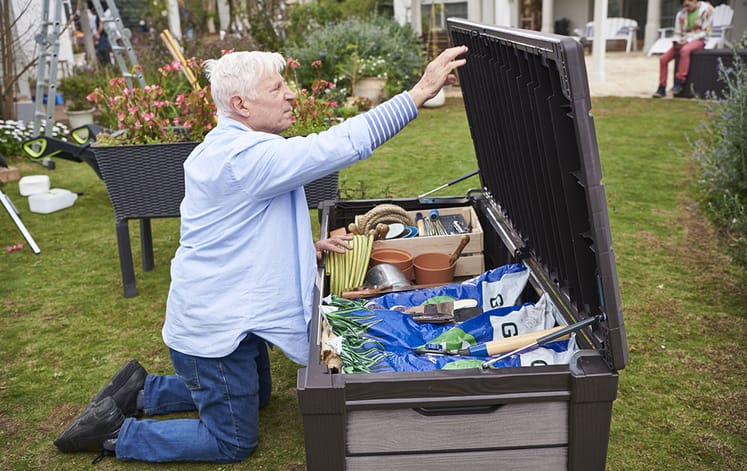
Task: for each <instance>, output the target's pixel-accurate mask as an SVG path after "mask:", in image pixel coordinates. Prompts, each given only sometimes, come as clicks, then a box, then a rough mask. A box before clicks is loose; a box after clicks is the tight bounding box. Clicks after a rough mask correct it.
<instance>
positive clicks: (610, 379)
mask: <svg viewBox="0 0 747 471" xmlns="http://www.w3.org/2000/svg"><path fill="white" fill-rule="evenodd" d="M449 31H450V35H451V41H452V44H454V45H461V44H465V45H467V46H468V47H469V52H468V54H467V65H465V66H464V67H463V68H461V69H460V70H459V75H460V82H461V86H462V92H463V96H464V103H465V107H466V111H467V117H468V120H469V125H470V130H471V134H472V139H473V142H474V145H475V149H476V154H477V160H478V164H479V168H480V178H481V185H482V191H478V192H474V193H473V192H470V194H468V195H467V196H464V197H446V198H427V199H426V198H422V199H417V198H415V199H398V200H377V201H371V200H368V201H328V202H325V203H323V204H322V208H321V213H320V218H321V230H322V233H323V234H326V233H327V231H329V230H331V229H334V228H337V227H340V226H345V225H346V224H348V223H349V222H351V221H352V220H353V218H354V217H355V215H356V214H361V213H363V212H365V211H367V210H369V209H371V208H372V207H374V206H375V205H377V204H379V203H384V202H392V203H395V204H398V205H400V206H402V207H404V208H405V209H407V210H408V211H416V210H417V211H422V210H427V209H429V208H432V207H439V208H440V207H458V206H460V205H461V206H465V207H471V208H472V209H474V211H475V213H476V215H477V217H478V218H479V221H480V226H481V228H482V231H483V245H484V247H483V256H484V261H485V267H486V268H493V267H498V266H501V265H504V264H507V263H523V264H525V265H526V266H527V267H528V268H529V269H530V271H531V275H530V283H529V284H528V287H527V289H526V290H525V291H526V292H525V293H524V298H525V299H532V298H533V299H534V300H536V299H537V298H538V297H539V295H540V293H547V294H548V295H549V296H550V299H552V300H553V302H554V304H555V305H556V307H557V308H558V309H559V311H560V312H561V315H562V317H563V318H564V320H565V322H566V323H568V324H570V323H575V322H578V321H580V320H583V319H588V318H589V317H591V316H597V315H600V314H603V315H604V320H602V321H601V322H598V323H595V324H593V325H592V326H591V327H587V328H584V329H583V330H581V331H580V332H579V333H578V334H577V336H576V341H577V342H578V343H579V346H580V348H581V350H580V351H579V352H578V353H577V354H576V355H575V356H574V357H573V358H572V359H571V361H570V362H569V364H567V365H552V366H532V367H510V368H496V369H477V368H472V369H463V370H448V371H447V370H436V371H432V372H427V373H365V374H341V373H336V372H333V371H331V370H330V369H329V368H327V366H325V365H323V364H321V363H320V362H319V361H318V359H319V358H320V335H321V334H320V319H319V312H318V311H317V312H316V313H315V315H314V319H313V320H312V332H311V335H312V342H311V347H310V355H309V365H308V366H307V367H306V368H304V369H301V370H299V372H298V378H297V380H298V383H297V389H298V391H297V392H298V400H299V407H300V411H301V414H302V417H303V424H304V434H305V442H306V460H307V466H308V469H309V470H311V471H317V470H372V469H386V470H387V471H395V470H402V471H405V470H406V471H413V470H428V471H431V470H433V469H486V470H487V469H491V470H492V469H512V470H515V469H526V470H533V471H535V470H557V469H573V470H602V469H604V467H605V462H606V455H607V445H608V439H609V430H610V422H611V415H612V403H613V401H614V400H615V397H616V394H617V388H618V371H619V370H620V369H622V368H623V367H624V366H625V364H626V362H627V356H628V352H627V344H626V339H625V329H624V324H623V319H622V312H621V309H620V299H619V289H618V284H617V274H616V268H615V259H614V254H613V252H612V247H611V237H610V231H609V220H608V214H607V204H606V200H605V194H604V187H603V186H602V184H601V179H602V175H601V170H600V162H599V154H598V149H597V144H596V135H595V131H594V124H593V120H592V117H591V115H590V108H591V100H590V96H589V90H588V84H587V79H586V70H585V65H584V57H583V50H582V48H581V45H580V44H578V43H577V42H576V41H575V40H573V39H570V38H567V37H561V36H555V35H547V34H541V33H538V32H534V31H524V30H516V29H510V28H502V27H492V26H484V25H478V24H474V23H470V22H467V21H464V20H458V19H450V20H449ZM323 275H324V274H323V270H320V272H319V278H318V284H319V286H320V287H321V288H322V290H323V289H324V282H325V280H324V276H323Z"/></svg>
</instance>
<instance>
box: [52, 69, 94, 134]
mask: <svg viewBox="0 0 747 471" xmlns="http://www.w3.org/2000/svg"><path fill="white" fill-rule="evenodd" d="M101 80H102V79H101V78H100V77H99V76H98V75H96V74H95V73H94V71H93V70H80V69H78V68H76V69H75V70H74V72H73V75H70V76H68V77H64V78H62V79H60V81H59V85H58V86H57V91H58V92H59V93H60V94H62V98H63V100H64V103H65V113H66V114H67V118H68V121H69V122H70V127H71V128H73V129H74V128H77V127H80V126H83V125H85V124H93V116H94V111H95V108H94V106H93V104H91V102H89V101H88V100H87V97H88V95H90V94H91V92H93V90H94V89H96V87H98V86H99V85H100V84H101Z"/></svg>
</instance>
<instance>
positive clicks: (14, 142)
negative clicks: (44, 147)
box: [0, 120, 68, 157]
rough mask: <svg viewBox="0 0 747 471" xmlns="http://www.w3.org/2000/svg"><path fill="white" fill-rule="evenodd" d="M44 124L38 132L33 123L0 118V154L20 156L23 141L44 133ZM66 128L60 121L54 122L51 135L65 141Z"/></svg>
mask: <svg viewBox="0 0 747 471" xmlns="http://www.w3.org/2000/svg"><path fill="white" fill-rule="evenodd" d="M44 129H45V128H44V126H42V128H41V130H40V131H39V132H38V133H34V124H33V123H26V122H23V121H12V120H8V121H2V120H0V154H2V155H4V156H6V157H20V156H22V155H23V143H24V141H27V140H29V139H31V138H34V137H37V136H39V135H43V134H44ZM67 133H68V129H67V126H65V125H64V124H62V123H55V125H54V127H53V128H52V137H55V138H57V139H61V140H63V141H66V140H67V139H66V138H65V136H67Z"/></svg>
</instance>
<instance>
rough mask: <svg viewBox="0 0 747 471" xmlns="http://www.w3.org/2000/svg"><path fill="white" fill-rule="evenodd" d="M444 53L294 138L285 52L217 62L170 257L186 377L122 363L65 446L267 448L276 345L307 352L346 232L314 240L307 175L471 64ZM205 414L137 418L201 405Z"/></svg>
mask: <svg viewBox="0 0 747 471" xmlns="http://www.w3.org/2000/svg"><path fill="white" fill-rule="evenodd" d="M466 51H467V48H466V47H464V46H462V47H455V48H450V49H447V50H445V51H444V52H443V53H442V54H441V55H439V56H438V57H437V58H436V59H434V60H433V61H432V62H431V63H430V64H428V66H427V67H426V69H425V72H424V74H423V76H422V77H421V79H420V80H419V81H418V83H417V84H416V85H415V86H414V87H413V88H412V89H411V90H409V91H407V92H403V93H401V94H399V95H397V96H395V97H394V98H392V99H391V100H389V101H386V102H384V103H382V104H381V105H379V106H377V107H376V108H374V109H373V110H371V111H369V112H368V113H366V114H363V115H359V116H356V117H354V118H352V119H349V120H347V121H345V122H344V123H342V124H339V125H337V126H334V127H332V128H331V129H329V130H327V131H325V132H322V133H320V134H312V135H309V136H306V137H293V138H290V139H285V138H283V137H281V136H280V135H279V133H281V132H283V131H285V130H286V129H288V128H289V127H290V125H291V122H292V118H293V115H292V113H291V102H292V101H293V99H294V98H295V96H294V93H293V92H292V91H291V90H290V89H289V88H288V85H287V84H286V83H285V81H284V80H283V76H282V75H281V72H282V70H283V68H284V66H285V61H284V59H283V58H282V57H281V56H280V55H279V54H276V53H267V52H258V51H254V52H235V53H231V54H228V55H226V56H223V57H222V58H220V59H218V60H212V61H208V63H207V64H206V70H207V73H208V76H209V79H210V85H211V90H212V95H213V98H214V101H215V104H216V106H217V108H218V115H219V119H218V125H217V127H216V128H215V129H214V130H212V131H211V132H210V133H209V134H208V135H207V136H206V137H205V140H204V142H202V143H201V144H200V145H199V146H197V147H196V148H195V150H194V151H193V152H192V154H191V155H190V156H189V158H188V159H187V160H186V162H185V163H184V173H185V196H184V200H183V201H182V205H181V239H180V246H179V248H178V249H177V251H176V255H175V256H174V259H173V261H172V266H171V287H170V290H169V295H168V301H167V306H166V320H165V323H164V326H163V331H162V335H163V339H164V342H165V344H166V345H167V346H168V347H169V352H170V355H171V362H172V365H173V367H174V371H175V372H176V375H167V376H157V375H152V374H148V373H147V372H146V371H145V369H144V368H143V367H142V366H141V365H140V364H139V363H137V362H136V361H134V360H133V361H131V362H130V363H128V364H127V365H125V367H123V368H122V369H121V370H120V371H119V372H118V373H117V374H116V375H115V376H114V377H113V378H112V380H111V381H110V382H109V384H107V385H106V386H104V388H103V389H102V390H100V391H99V392H98V394H96V396H95V397H94V398H93V399H92V400H91V402H90V403H89V404H88V406H87V407H86V409H85V410H84V411H83V413H82V415H81V416H80V417H79V418H78V419H76V420H75V421H74V422H73V423H72V424H71V425H70V426H69V427H68V428H67V429H66V430H65V431H64V432H63V433H62V434H61V435H60V436H59V437H58V438H57V440H55V445H57V447H58V448H59V449H60V450H61V451H64V452H75V451H101V450H103V453H109V454H112V453H113V454H115V455H116V457H117V459H119V460H137V461H150V462H160V461H206V462H213V463H230V462H236V461H241V460H243V459H245V458H246V457H248V456H249V455H250V454H251V453H252V451H253V450H254V449H255V447H256V446H257V441H258V437H259V409H260V408H261V407H263V406H264V405H265V404H267V402H268V401H269V398H270V390H271V383H272V380H271V378H270V362H269V357H268V353H267V344H270V345H274V346H276V347H278V348H280V349H281V350H282V351H283V352H284V353H285V355H286V356H288V357H289V358H290V359H292V360H293V361H295V362H297V363H299V364H306V362H307V360H308V358H307V355H308V344H309V338H308V324H309V321H310V319H311V313H312V304H313V299H314V278H315V273H316V258H317V257H318V256H319V254H321V252H323V251H330V250H332V251H336V252H343V251H344V250H346V249H349V248H350V246H349V245H348V243H347V240H350V237H344V236H343V237H337V238H331V239H322V240H320V241H319V242H317V243H316V244H314V243H313V238H312V234H311V224H310V220H309V212H308V209H307V205H306V198H305V195H304V191H303V185H305V184H307V183H309V182H311V181H313V180H315V179H317V178H320V177H322V176H324V175H327V174H329V173H331V172H334V171H336V170H340V169H342V168H344V167H347V166H349V165H352V164H354V163H355V162H357V161H358V160H361V159H366V158H368V157H370V156H371V154H372V152H373V150H374V149H375V148H376V147H378V146H380V145H381V144H383V143H384V142H385V141H387V140H388V139H389V138H391V137H392V136H394V135H395V134H396V133H397V132H399V131H400V130H401V129H402V128H404V127H405V126H406V125H407V124H408V123H409V122H410V121H411V120H413V119H415V117H416V116H417V114H418V108H419V107H420V106H421V105H422V104H423V103H424V102H425V101H426V100H428V99H429V98H432V97H433V96H435V95H436V93H437V92H438V91H439V90H440V89H441V88H442V87H443V86H444V85H446V84H449V83H453V81H454V80H455V76H454V75H453V72H454V70H455V69H456V68H457V67H460V66H461V65H463V64H464V63H465V59H463V58H460V56H462V55H463V54H465V53H466ZM194 410H196V411H197V412H198V414H199V418H198V419H179V420H152V419H143V420H137V418H136V417H137V416H139V415H155V414H165V413H172V412H180V411H194Z"/></svg>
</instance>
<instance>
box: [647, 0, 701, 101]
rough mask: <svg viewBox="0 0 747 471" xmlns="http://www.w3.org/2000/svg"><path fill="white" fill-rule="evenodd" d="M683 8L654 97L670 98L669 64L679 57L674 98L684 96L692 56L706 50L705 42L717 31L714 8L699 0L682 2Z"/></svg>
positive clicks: (662, 66) (662, 61)
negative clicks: (694, 52)
mask: <svg viewBox="0 0 747 471" xmlns="http://www.w3.org/2000/svg"><path fill="white" fill-rule="evenodd" d="M680 3H681V4H682V9H681V10H680V11H678V12H677V16H676V17H675V19H674V39H673V43H672V47H671V48H669V50H668V51H667V52H665V53H664V54H663V55H662V56H661V57H660V58H659V88H657V89H656V92H655V93H654V95H653V96H654V98H661V97H663V96H665V95H666V88H667V74H668V69H669V62H670V61H672V59H674V58H675V56H677V55H679V59H680V61H679V63H678V65H677V70H676V71H675V74H674V86H673V87H672V95H674V96H677V95H679V94H680V93H682V90H683V87H684V86H685V82H686V81H687V74H688V72H689V70H690V54H692V53H693V51H700V50H703V49H705V43H706V40H707V39H708V36H709V35H710V34H711V29H712V28H713V24H712V22H713V20H712V16H713V6H712V5H711V4H710V3H708V2H699V1H697V0H680Z"/></svg>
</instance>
